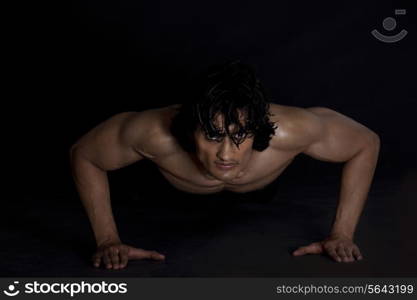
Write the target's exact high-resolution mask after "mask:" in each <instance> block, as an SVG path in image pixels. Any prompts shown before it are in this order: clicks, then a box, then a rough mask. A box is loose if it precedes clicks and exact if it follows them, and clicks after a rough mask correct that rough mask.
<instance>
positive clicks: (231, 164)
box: [215, 161, 237, 170]
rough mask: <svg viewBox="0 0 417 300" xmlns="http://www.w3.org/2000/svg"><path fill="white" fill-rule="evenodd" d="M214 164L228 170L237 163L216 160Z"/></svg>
mask: <svg viewBox="0 0 417 300" xmlns="http://www.w3.org/2000/svg"><path fill="white" fill-rule="evenodd" d="M215 164H216V167H218V168H219V169H222V170H229V169H232V168H233V167H235V166H236V165H237V164H236V163H227V162H217V161H216V162H215Z"/></svg>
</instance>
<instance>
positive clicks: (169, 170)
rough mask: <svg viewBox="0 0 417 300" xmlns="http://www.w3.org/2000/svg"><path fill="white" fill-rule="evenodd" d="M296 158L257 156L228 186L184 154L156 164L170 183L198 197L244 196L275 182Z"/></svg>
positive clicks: (270, 154)
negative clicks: (221, 194) (219, 195)
mask: <svg viewBox="0 0 417 300" xmlns="http://www.w3.org/2000/svg"><path fill="white" fill-rule="evenodd" d="M296 154H297V153H295V152H290V151H276V150H269V149H267V150H265V151H263V152H254V154H253V155H252V158H251V160H250V162H249V164H248V165H247V166H246V168H245V169H244V170H243V171H242V175H241V176H238V177H237V178H234V179H233V180H231V181H228V182H223V181H219V180H216V179H210V178H209V177H207V175H206V173H205V172H204V170H202V169H201V168H199V167H198V164H197V163H196V162H195V161H193V159H192V157H191V156H190V155H189V154H187V153H185V152H180V153H178V154H175V155H172V156H170V157H167V158H164V159H161V160H155V161H154V162H155V163H156V164H157V166H158V168H159V170H160V171H161V173H162V175H163V176H164V177H165V178H166V179H167V180H168V182H170V183H171V184H172V185H173V186H174V187H176V188H177V189H179V190H182V191H185V192H189V193H196V194H210V193H217V192H220V191H223V190H228V191H232V192H236V193H245V192H249V191H254V190H257V189H261V188H263V187H265V186H266V185H268V184H269V183H271V182H272V181H273V180H275V179H276V178H277V177H278V176H279V175H280V174H281V173H282V172H283V171H284V170H285V168H286V167H287V166H288V165H289V164H290V163H291V162H292V161H293V159H294V157H295V156H296Z"/></svg>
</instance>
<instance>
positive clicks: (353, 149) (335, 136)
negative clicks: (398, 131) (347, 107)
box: [303, 107, 378, 162]
mask: <svg viewBox="0 0 417 300" xmlns="http://www.w3.org/2000/svg"><path fill="white" fill-rule="evenodd" d="M307 110H309V111H310V112H312V113H313V114H314V115H315V116H316V122H319V123H320V126H315V127H316V128H317V132H315V136H314V137H315V138H314V139H313V140H312V142H311V144H310V145H308V147H306V149H305V150H304V151H303V153H305V154H307V155H309V156H311V157H313V158H315V159H318V160H323V161H329V162H345V161H348V160H350V159H351V158H352V157H353V156H355V155H356V154H357V153H359V152H360V151H361V150H363V149H365V148H366V147H368V146H369V145H371V144H373V143H375V142H376V141H377V140H378V136H377V135H376V134H375V133H374V132H373V131H372V130H370V129H369V128H367V127H365V126H364V125H362V124H360V123H359V122H357V121H355V120H353V119H351V118H349V117H347V116H345V115H343V114H341V113H338V112H336V111H334V110H331V109H328V108H322V107H320V108H319V107H317V108H310V109H307Z"/></svg>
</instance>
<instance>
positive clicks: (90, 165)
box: [70, 112, 156, 269]
mask: <svg viewBox="0 0 417 300" xmlns="http://www.w3.org/2000/svg"><path fill="white" fill-rule="evenodd" d="M138 114H141V113H136V112H127V113H121V114H117V115H115V116H113V117H112V118H110V119H108V120H106V121H105V122H103V123H101V124H99V125H98V126H97V127H95V128H93V129H92V130H91V131H90V132H88V133H87V134H86V135H84V136H83V137H82V138H81V139H80V140H79V141H77V143H75V145H73V146H72V147H71V150H70V158H71V170H72V174H73V178H74V182H75V185H76V188H77V190H78V193H79V196H80V199H81V201H82V203H83V205H84V207H85V209H86V212H87V215H88V218H89V220H90V223H91V226H92V228H93V231H94V235H95V239H96V242H97V246H98V248H99V250H98V251H97V253H96V255H95V257H94V263H95V264H96V266H98V265H100V262H101V259H102V260H103V262H104V263H105V264H106V266H107V267H108V268H109V266H110V268H112V267H115V268H116V269H117V268H118V267H119V266H121V267H124V266H125V265H126V264H127V260H128V259H129V258H153V257H152V255H156V253H151V252H146V251H145V250H143V249H137V248H133V247H128V246H125V247H119V246H120V245H122V244H121V241H120V238H119V234H118V231H117V228H116V224H115V221H114V217H113V213H112V209H111V200H110V191H109V183H108V177H107V171H110V170H116V169H119V168H122V167H124V166H127V165H129V164H132V163H134V162H136V161H139V160H141V159H143V158H144V156H143V155H141V154H140V153H139V152H138V151H137V150H136V147H138V146H139V147H140V145H141V144H143V141H144V140H145V139H146V137H147V131H149V128H148V125H147V124H149V122H148V121H149V120H147V118H149V113H148V114H147V113H142V115H143V116H142V117H141V116H140V115H139V117H138ZM132 122H136V123H138V122H139V124H135V125H134V126H133V125H132ZM113 246H115V247H113ZM140 250H141V251H140ZM107 252H109V253H107ZM97 264H98V265H97Z"/></svg>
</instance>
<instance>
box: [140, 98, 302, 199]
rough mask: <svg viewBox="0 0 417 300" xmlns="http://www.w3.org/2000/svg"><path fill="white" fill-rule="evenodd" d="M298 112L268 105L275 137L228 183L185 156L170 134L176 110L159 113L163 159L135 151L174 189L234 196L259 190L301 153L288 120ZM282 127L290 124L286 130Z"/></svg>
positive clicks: (166, 109)
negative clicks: (273, 123) (152, 164)
mask: <svg viewBox="0 0 417 300" xmlns="http://www.w3.org/2000/svg"><path fill="white" fill-rule="evenodd" d="M300 109H301V108H296V107H291V106H284V105H276V104H271V113H272V114H273V116H272V117H271V121H273V122H275V123H276V124H277V125H278V129H277V130H276V133H275V135H274V136H273V138H272V139H271V142H270V146H269V147H268V148H267V149H265V150H264V151H262V152H258V151H253V155H252V157H251V161H250V163H249V165H248V166H247V168H246V169H245V170H244V172H243V174H241V175H240V176H238V177H237V178H235V179H233V180H232V181H230V182H222V181H219V180H217V179H213V178H209V177H208V176H207V174H206V173H205V172H204V170H202V169H201V167H199V164H198V162H197V161H196V158H195V157H194V156H193V155H192V154H190V153H187V152H185V151H184V150H183V149H182V148H181V147H180V146H179V144H177V143H176V141H175V139H174V138H173V137H172V136H171V135H170V133H169V124H170V122H169V120H170V119H171V118H172V116H173V114H174V113H175V111H176V110H175V107H174V106H169V107H166V108H162V109H160V112H161V118H163V119H164V121H165V122H161V124H165V125H163V128H161V129H162V130H159V131H158V132H160V134H165V135H166V138H163V139H159V140H163V143H164V145H160V146H161V147H166V148H170V151H168V152H167V153H169V154H166V155H154V154H150V153H144V152H143V151H140V150H139V149H138V151H139V152H140V153H141V154H142V155H143V156H145V157H147V158H148V159H150V160H152V161H153V162H154V163H155V164H156V165H157V166H158V168H159V170H160V171H161V173H162V174H163V176H164V177H165V178H166V179H167V180H168V181H169V182H170V183H171V184H172V185H173V186H174V187H176V188H177V189H179V190H182V191H185V192H189V193H198V194H210V193H217V192H220V191H223V190H227V191H232V192H236V193H245V192H249V191H253V190H257V189H261V188H263V187H265V186H266V185H268V184H269V183H271V182H272V181H273V180H275V179H276V178H277V177H278V176H279V175H280V174H281V173H282V172H283V171H284V170H285V168H286V167H287V166H288V165H289V164H290V163H291V162H292V161H293V159H294V158H295V156H296V155H297V154H299V153H300V152H301V151H302V147H301V146H300V145H297V143H294V139H293V137H292V136H291V134H290V131H289V128H291V118H292V116H295V115H296V114H293V113H292V112H293V111H294V110H300ZM284 124H289V126H286V125H284Z"/></svg>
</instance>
